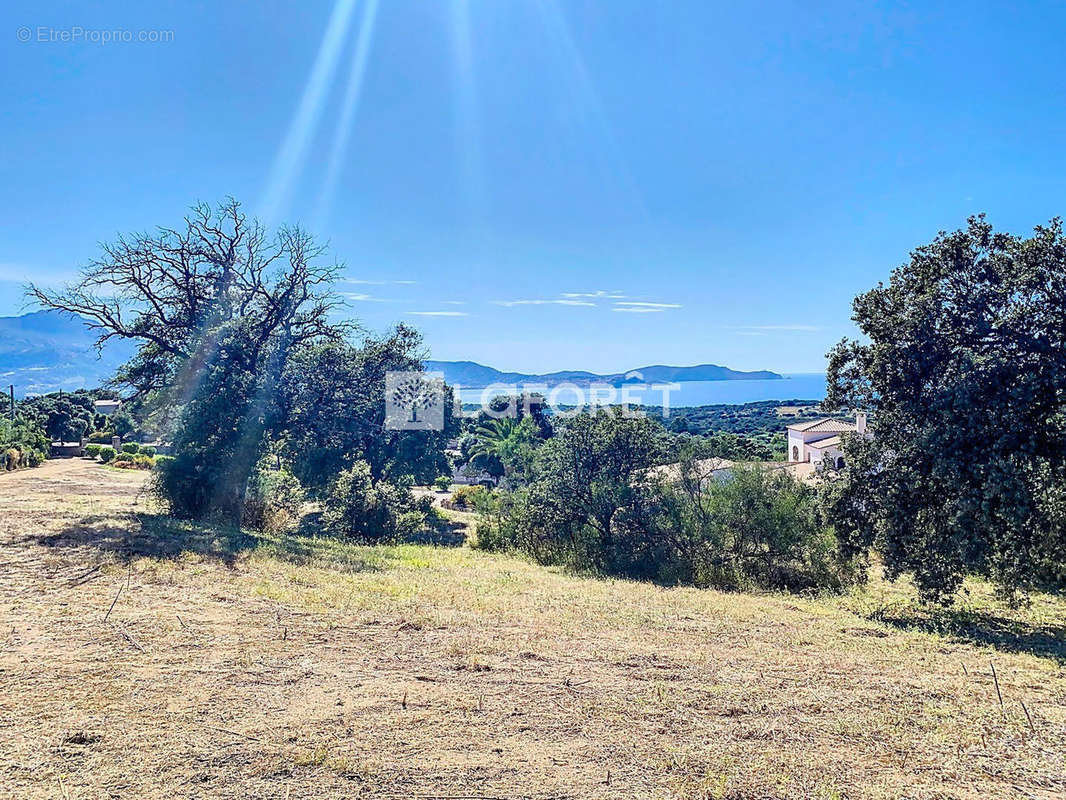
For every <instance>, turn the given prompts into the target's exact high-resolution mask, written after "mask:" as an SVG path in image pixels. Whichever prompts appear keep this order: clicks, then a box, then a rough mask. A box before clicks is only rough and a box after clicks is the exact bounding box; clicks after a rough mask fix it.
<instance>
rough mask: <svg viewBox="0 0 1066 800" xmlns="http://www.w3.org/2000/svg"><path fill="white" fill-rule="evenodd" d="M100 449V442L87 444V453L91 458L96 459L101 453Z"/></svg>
mask: <svg viewBox="0 0 1066 800" xmlns="http://www.w3.org/2000/svg"><path fill="white" fill-rule="evenodd" d="M100 449H101V448H100V445H98V444H87V445H85V455H86V456H87V457H89V458H94V459H95V458H96V457H97V456H98V455H100Z"/></svg>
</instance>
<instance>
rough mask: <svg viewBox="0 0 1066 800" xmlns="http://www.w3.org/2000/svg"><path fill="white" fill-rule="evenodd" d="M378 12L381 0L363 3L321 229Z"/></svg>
mask: <svg viewBox="0 0 1066 800" xmlns="http://www.w3.org/2000/svg"><path fill="white" fill-rule="evenodd" d="M377 13H378V0H367V2H366V3H365V4H364V5H363V16H362V18H361V20H360V23H359V35H358V38H357V40H356V43H355V49H354V50H353V52H352V65H351V70H350V71H349V73H348V86H347V87H346V88H345V91H344V101H343V105H342V106H341V116H340V119H339V120H338V122H337V127H336V128H335V129H334V131H333V144H332V146H331V147H330V152H329V165H328V166H327V167H326V177H325V181H324V184H323V187H322V192H321V194H320V195H319V199H318V208H317V209H316V211H315V215H314V219H315V228H316V229H318V230H321V229H322V227H324V226H325V224H326V222H328V219H329V214H330V211H331V210H332V208H333V200H334V198H335V197H336V194H337V184H338V182H339V181H340V176H341V172H342V171H343V169H344V159H345V156H346V155H347V153H348V142H349V140H350V139H351V135H352V125H353V123H354V121H355V115H356V112H357V111H358V110H359V99H360V97H361V95H362V91H363V79H364V76H365V75H366V64H367V59H368V58H369V57H370V45H371V42H372V41H373V37H374V22H375V20H376V18H377Z"/></svg>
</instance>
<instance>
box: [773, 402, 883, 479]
mask: <svg viewBox="0 0 1066 800" xmlns="http://www.w3.org/2000/svg"><path fill="white" fill-rule="evenodd" d="M843 433H857V434H859V435H860V436H868V435H869V434H868V433H867V431H866V415H865V414H862V413H860V414H857V415H856V416H855V423H854V424H852V423H850V422H848V421H847V420H846V419H816V420H814V421H813V422H801V423H797V424H795V425H789V426H788V460H789V462H791V463H793V464H795V463H803V462H810V463H811V464H814V465H815V466H822V465H825V464H828V465H830V466H832V467H835V468H836V469H841V468H842V467H843V466H844V452H843V450H842V449H841V439H840V436H841V434H843ZM827 459H828V460H827Z"/></svg>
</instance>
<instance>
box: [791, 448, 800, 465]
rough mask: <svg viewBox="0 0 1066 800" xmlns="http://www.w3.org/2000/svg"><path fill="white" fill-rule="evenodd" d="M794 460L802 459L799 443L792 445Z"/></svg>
mask: <svg viewBox="0 0 1066 800" xmlns="http://www.w3.org/2000/svg"><path fill="white" fill-rule="evenodd" d="M792 460H793V461H799V460H800V449H799V446H798V445H792Z"/></svg>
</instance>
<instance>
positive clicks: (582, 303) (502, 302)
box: [492, 300, 596, 308]
mask: <svg viewBox="0 0 1066 800" xmlns="http://www.w3.org/2000/svg"><path fill="white" fill-rule="evenodd" d="M492 302H493V303H495V304H496V305H498V306H506V307H508V308H510V307H511V306H549V305H555V306H592V307H595V306H596V304H595V303H590V302H588V301H587V300H493V301H492Z"/></svg>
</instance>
